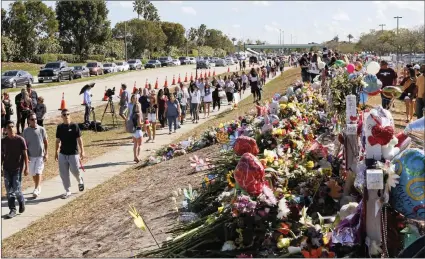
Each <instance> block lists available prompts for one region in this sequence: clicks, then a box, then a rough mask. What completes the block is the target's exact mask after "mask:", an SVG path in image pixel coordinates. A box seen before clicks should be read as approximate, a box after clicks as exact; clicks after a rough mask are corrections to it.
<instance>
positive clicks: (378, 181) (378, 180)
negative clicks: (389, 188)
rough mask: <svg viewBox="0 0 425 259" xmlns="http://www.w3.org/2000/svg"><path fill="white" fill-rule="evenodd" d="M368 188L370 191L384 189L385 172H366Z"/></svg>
mask: <svg viewBox="0 0 425 259" xmlns="http://www.w3.org/2000/svg"><path fill="white" fill-rule="evenodd" d="M366 187H367V189H368V190H381V189H384V172H383V171H382V170H381V169H368V170H366Z"/></svg>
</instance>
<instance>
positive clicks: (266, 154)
mask: <svg viewBox="0 0 425 259" xmlns="http://www.w3.org/2000/svg"><path fill="white" fill-rule="evenodd" d="M264 158H265V159H266V160H267V162H269V163H273V161H274V158H275V153H274V152H273V151H270V150H267V149H264Z"/></svg>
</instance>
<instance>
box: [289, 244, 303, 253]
mask: <svg viewBox="0 0 425 259" xmlns="http://www.w3.org/2000/svg"><path fill="white" fill-rule="evenodd" d="M288 253H289V254H298V253H301V247H298V246H290V247H288Z"/></svg>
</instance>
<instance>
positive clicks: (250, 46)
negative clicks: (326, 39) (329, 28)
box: [245, 44, 325, 49]
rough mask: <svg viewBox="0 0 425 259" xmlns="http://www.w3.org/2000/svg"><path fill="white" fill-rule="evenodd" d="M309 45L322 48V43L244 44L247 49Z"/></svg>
mask: <svg viewBox="0 0 425 259" xmlns="http://www.w3.org/2000/svg"><path fill="white" fill-rule="evenodd" d="M311 47H317V48H323V47H325V45H323V44H265V45H257V44H245V48H247V49H248V48H249V49H310V48H311Z"/></svg>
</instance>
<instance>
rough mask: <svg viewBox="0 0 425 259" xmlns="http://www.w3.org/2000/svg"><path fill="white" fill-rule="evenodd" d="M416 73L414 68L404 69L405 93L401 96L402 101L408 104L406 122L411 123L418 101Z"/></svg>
mask: <svg viewBox="0 0 425 259" xmlns="http://www.w3.org/2000/svg"><path fill="white" fill-rule="evenodd" d="M416 80H417V78H416V74H415V70H414V69H413V68H411V67H410V68H406V69H404V79H403V82H402V83H403V84H402V86H403V94H402V95H401V98H403V100H402V101H404V103H405V104H406V123H409V122H411V121H412V120H413V110H414V106H415V101H416V95H417V93H418V88H417V85H416Z"/></svg>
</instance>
